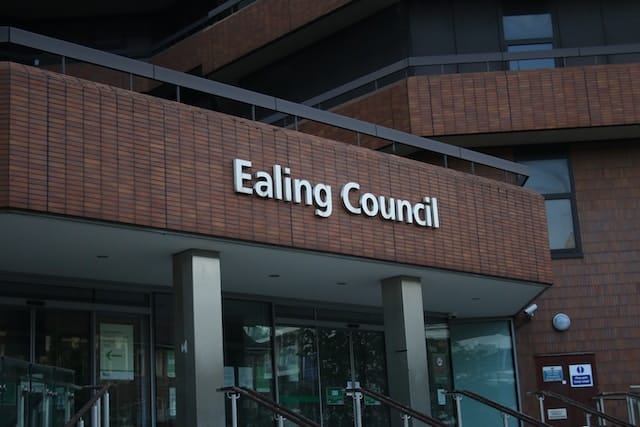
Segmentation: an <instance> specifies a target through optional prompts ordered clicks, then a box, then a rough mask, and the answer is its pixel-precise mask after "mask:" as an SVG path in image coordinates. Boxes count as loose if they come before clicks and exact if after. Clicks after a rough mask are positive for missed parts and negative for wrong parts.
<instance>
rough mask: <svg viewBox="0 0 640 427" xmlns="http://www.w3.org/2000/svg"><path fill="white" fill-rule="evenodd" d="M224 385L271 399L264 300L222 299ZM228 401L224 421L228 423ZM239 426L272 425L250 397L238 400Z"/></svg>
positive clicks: (267, 308)
mask: <svg viewBox="0 0 640 427" xmlns="http://www.w3.org/2000/svg"><path fill="white" fill-rule="evenodd" d="M222 323H223V331H224V364H225V385H237V386H240V387H247V388H249V389H252V390H255V391H256V392H258V393H261V394H263V395H264V396H265V397H266V398H268V399H271V400H273V399H274V396H273V390H272V382H273V375H272V358H271V333H272V328H271V306H270V305H269V304H267V303H263V302H255V301H241V300H231V299H225V300H224V301H223V302H222ZM230 407H231V405H230V404H229V403H228V404H227V424H229V425H230V422H231V410H230ZM238 419H239V420H238V421H239V425H240V426H247V427H249V426H250V427H272V426H273V414H272V412H271V411H269V410H268V409H266V408H264V407H263V406H261V405H258V404H257V403H255V402H254V401H252V400H251V399H246V398H244V399H240V400H238Z"/></svg>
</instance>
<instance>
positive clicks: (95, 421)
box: [91, 400, 100, 427]
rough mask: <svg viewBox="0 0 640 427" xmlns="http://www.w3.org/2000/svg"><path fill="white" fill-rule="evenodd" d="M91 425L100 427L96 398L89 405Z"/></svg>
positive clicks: (98, 407) (98, 405)
mask: <svg viewBox="0 0 640 427" xmlns="http://www.w3.org/2000/svg"><path fill="white" fill-rule="evenodd" d="M91 427H100V401H99V400H96V401H95V403H94V404H93V406H92V407H91Z"/></svg>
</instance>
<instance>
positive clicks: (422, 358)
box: [382, 276, 431, 426]
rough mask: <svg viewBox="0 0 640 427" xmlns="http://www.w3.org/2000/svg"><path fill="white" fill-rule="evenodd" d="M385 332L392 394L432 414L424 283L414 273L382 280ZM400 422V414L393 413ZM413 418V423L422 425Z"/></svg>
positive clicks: (395, 424)
mask: <svg viewBox="0 0 640 427" xmlns="http://www.w3.org/2000/svg"><path fill="white" fill-rule="evenodd" d="M382 305H383V309H384V336H385V346H386V353H387V375H388V377H389V394H390V396H391V398H392V399H395V400H398V401H400V402H401V403H403V404H404V405H407V406H410V407H411V408H413V409H415V410H416V411H419V412H422V413H424V414H427V415H430V414H431V403H430V398H429V371H428V368H427V344H426V340H425V333H424V311H423V308H422V285H421V284H420V279H418V278H415V277H403V276H399V277H391V278H389V279H385V280H383V281H382ZM392 422H393V425H394V426H399V425H401V424H400V420H399V417H398V419H396V417H393V420H392ZM423 425H424V424H423V423H421V422H418V421H413V426H423Z"/></svg>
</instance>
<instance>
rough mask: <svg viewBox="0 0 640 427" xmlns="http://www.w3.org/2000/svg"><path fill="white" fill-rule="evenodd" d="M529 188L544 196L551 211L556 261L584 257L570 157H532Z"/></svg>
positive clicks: (549, 221)
mask: <svg viewBox="0 0 640 427" xmlns="http://www.w3.org/2000/svg"><path fill="white" fill-rule="evenodd" d="M519 163H522V164H524V165H527V166H528V167H529V179H528V180H527V182H526V184H525V187H526V188H530V189H532V190H535V191H537V192H539V193H540V194H542V195H543V196H544V199H545V208H546V211H547V228H548V232H549V247H550V249H551V255H552V257H554V258H561V257H574V256H581V255H582V251H581V242H580V233H579V227H578V215H577V212H576V202H575V191H574V187H573V176H572V174H571V166H570V164H569V159H568V157H567V156H564V155H563V156H554V157H548V158H539V157H536V158H528V159H522V160H519Z"/></svg>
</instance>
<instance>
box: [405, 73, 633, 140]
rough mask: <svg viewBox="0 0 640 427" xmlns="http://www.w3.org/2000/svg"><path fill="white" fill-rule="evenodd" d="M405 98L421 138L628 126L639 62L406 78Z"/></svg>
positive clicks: (630, 120)
mask: <svg viewBox="0 0 640 427" xmlns="http://www.w3.org/2000/svg"><path fill="white" fill-rule="evenodd" d="M408 93H409V105H410V110H411V129H412V130H413V133H416V134H418V135H422V136H431V135H456V134H471V133H487V132H512V131H520V130H539V129H558V128H576V127H589V126H611V125H620V124H633V123H638V122H639V121H640V109H639V108H637V105H639V104H640V64H622V65H601V66H587V67H568V68H559V69H548V70H533V71H500V72H491V73H469V74H449V75H442V76H419V77H410V78H409V79H408Z"/></svg>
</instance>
